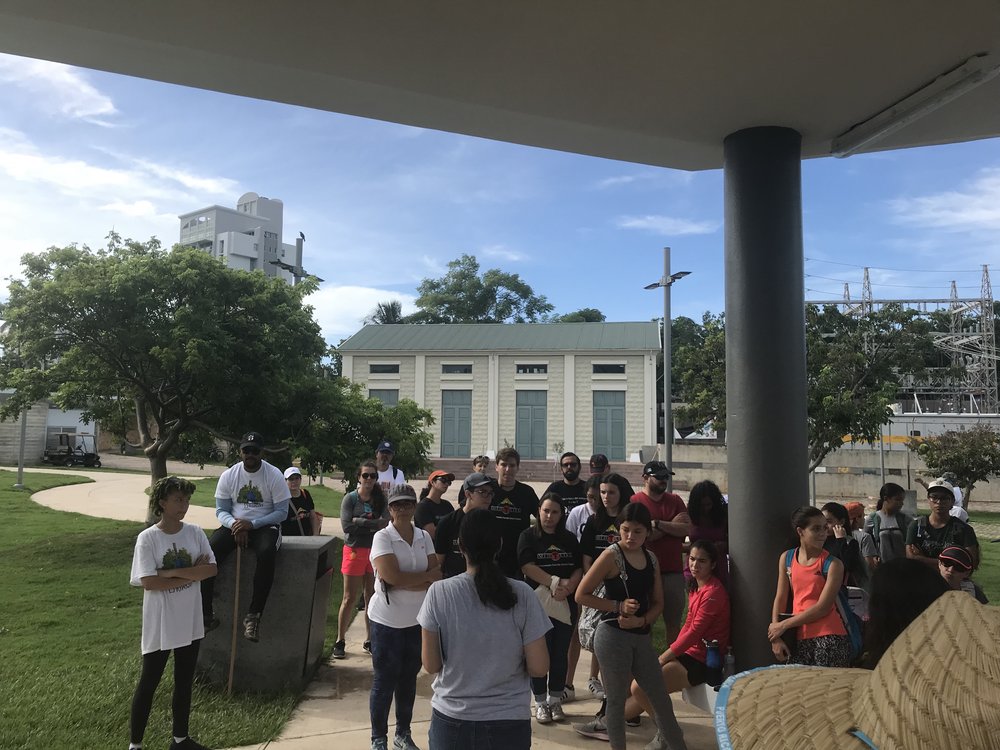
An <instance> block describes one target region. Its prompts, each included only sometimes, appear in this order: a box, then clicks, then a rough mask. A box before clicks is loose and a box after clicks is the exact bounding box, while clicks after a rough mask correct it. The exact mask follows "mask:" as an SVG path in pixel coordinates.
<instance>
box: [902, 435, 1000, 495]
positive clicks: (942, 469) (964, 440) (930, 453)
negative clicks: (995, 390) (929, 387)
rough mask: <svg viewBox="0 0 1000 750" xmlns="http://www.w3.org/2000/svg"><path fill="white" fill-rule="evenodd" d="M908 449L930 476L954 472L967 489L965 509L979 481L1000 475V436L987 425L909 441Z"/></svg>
mask: <svg viewBox="0 0 1000 750" xmlns="http://www.w3.org/2000/svg"><path fill="white" fill-rule="evenodd" d="M907 447H908V448H909V449H910V450H912V451H914V452H916V453H917V454H918V455H919V456H920V458H922V459H923V461H924V463H925V464H927V469H928V474H929V475H930V476H933V477H939V476H941V475H942V474H945V473H946V472H951V473H953V474H954V475H955V476H956V478H957V481H958V485H959V486H960V487H962V488H964V490H965V502H966V510H968V502H969V498H970V497H971V495H972V490H973V488H974V487H975V485H976V483H977V482H988V481H990V480H989V477H990V476H991V475H994V474H997V473H1000V433H997V431H996V430H994V429H993V428H992V427H990V426H989V425H986V424H977V425H973V426H971V427H969V428H968V429H966V430H949V431H947V432H944V433H942V434H940V435H934V436H931V437H921V438H910V440H909V441H908V442H907Z"/></svg>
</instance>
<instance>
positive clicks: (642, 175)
mask: <svg viewBox="0 0 1000 750" xmlns="http://www.w3.org/2000/svg"><path fill="white" fill-rule="evenodd" d="M693 180H694V172H684V171H681V170H679V169H656V170H644V171H641V172H632V173H631V174H621V175H613V176H611V177H605V178H604V179H603V180H598V181H597V182H596V183H594V185H593V187H594V188H595V189H597V190H609V189H613V188H618V187H624V186H626V185H639V184H643V183H646V184H649V185H651V186H656V187H661V186H662V185H663V184H665V183H667V184H673V185H689V184H690V183H691V182H692V181H693Z"/></svg>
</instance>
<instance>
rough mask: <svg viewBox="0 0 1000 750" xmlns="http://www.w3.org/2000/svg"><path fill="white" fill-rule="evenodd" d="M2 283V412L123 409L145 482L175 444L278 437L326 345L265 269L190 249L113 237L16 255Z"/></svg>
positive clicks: (94, 413) (100, 415)
mask: <svg viewBox="0 0 1000 750" xmlns="http://www.w3.org/2000/svg"><path fill="white" fill-rule="evenodd" d="M21 264H22V269H23V278H22V279H14V280H12V281H11V282H10V285H9V298H8V301H7V302H6V303H5V304H4V305H3V307H2V317H3V319H4V320H5V321H6V324H7V332H6V337H5V340H4V345H5V355H4V357H3V359H2V360H0V386H2V387H4V388H10V389H13V391H14V394H13V396H12V397H11V398H10V399H8V400H7V401H6V402H4V403H3V405H2V406H0V417H2V418H9V417H12V416H14V415H16V414H17V413H18V412H19V411H20V410H21V408H22V407H23V406H24V405H25V404H30V403H34V402H36V401H38V400H40V399H42V398H51V399H52V400H53V401H54V402H55V403H56V404H57V405H58V406H59V407H61V408H64V409H70V408H79V409H82V410H83V411H84V418H85V419H86V420H87V421H92V420H95V419H96V420H100V421H102V422H103V421H108V422H111V423H115V422H121V421H122V412H123V411H124V405H125V404H126V403H127V404H129V405H130V408H129V409H128V411H129V412H131V414H132V419H133V420H134V424H135V426H136V428H137V429H138V432H139V435H140V442H141V446H142V449H143V451H144V452H145V455H146V457H147V458H148V459H149V464H150V474H151V476H152V478H153V479H154V480H155V479H157V478H160V477H162V476H164V475H165V474H166V459H167V457H168V455H170V454H171V453H172V451H173V450H174V448H175V446H177V443H178V440H179V439H180V437H181V435H183V434H185V433H188V432H201V433H205V434H210V435H212V436H214V437H216V438H222V439H227V440H230V441H235V440H238V436H239V435H240V434H241V433H243V432H244V431H246V430H249V429H256V430H259V431H261V432H263V433H264V434H265V436H266V437H267V438H268V440H270V441H274V442H275V443H279V442H282V441H284V440H285V439H286V438H287V437H288V436H289V435H290V434H291V431H292V429H293V428H294V427H295V426H296V425H299V424H300V422H298V421H297V420H298V419H299V418H300V416H301V411H302V409H301V406H300V405H301V404H302V403H303V400H302V399H303V394H304V393H308V392H309V391H310V389H311V388H312V387H313V385H314V383H315V382H317V381H318V380H319V379H320V375H321V371H320V358H321V356H322V355H323V354H324V353H325V352H326V345H325V343H324V342H323V339H322V337H321V336H320V332H319V326H318V325H317V324H316V322H315V321H314V320H313V317H312V310H311V308H309V307H306V306H304V305H303V298H304V297H305V295H307V294H308V293H309V292H310V291H312V290H313V288H314V286H313V282H310V281H305V282H303V283H301V284H298V285H297V286H290V285H288V284H285V283H284V282H282V281H280V280H278V279H272V278H268V277H266V276H265V275H264V274H262V273H247V272H242V271H234V270H231V269H228V268H226V267H225V266H223V265H222V264H221V263H219V262H218V261H217V260H215V259H213V258H212V257H211V256H209V255H208V254H206V253H204V252H202V251H200V250H195V249H191V248H182V247H178V248H175V249H174V250H173V251H170V252H167V251H164V250H163V249H162V248H161V247H160V244H159V242H158V241H157V240H155V239H152V240H149V241H148V242H137V241H134V240H128V239H122V238H121V237H119V236H118V235H117V234H114V233H112V234H111V235H109V237H108V244H107V247H106V248H103V249H100V250H98V251H96V252H92V251H91V250H90V249H89V248H87V247H82V248H80V247H76V246H70V247H64V248H52V249H50V250H48V251H46V252H42V253H37V254H29V255H25V256H24V257H23V258H22V261H21Z"/></svg>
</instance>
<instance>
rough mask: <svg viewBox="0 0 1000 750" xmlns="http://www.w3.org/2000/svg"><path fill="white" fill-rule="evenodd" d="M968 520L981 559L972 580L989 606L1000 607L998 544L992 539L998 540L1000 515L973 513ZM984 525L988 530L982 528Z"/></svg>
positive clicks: (999, 555) (999, 543)
mask: <svg viewBox="0 0 1000 750" xmlns="http://www.w3.org/2000/svg"><path fill="white" fill-rule="evenodd" d="M969 520H970V521H972V528H973V529H975V531H976V536H977V537H978V539H979V550H980V552H981V557H982V560H981V562H980V564H979V570H977V571H976V573H975V575H974V576H972V578H973V580H974V581H975V582H976V583H978V584H979V585H980V586H982V588H983V591H984V592H985V593H986V596H987V597H988V598H989V600H990V604H993V605H996V606H1000V542H997V543H995V544H994V543H993V540H994V539H997V538H1000V513H977V512H976V511H973V512H972V513H970V514H969ZM986 524H989V525H990V528H988V529H987V528H983V527H984V525H986Z"/></svg>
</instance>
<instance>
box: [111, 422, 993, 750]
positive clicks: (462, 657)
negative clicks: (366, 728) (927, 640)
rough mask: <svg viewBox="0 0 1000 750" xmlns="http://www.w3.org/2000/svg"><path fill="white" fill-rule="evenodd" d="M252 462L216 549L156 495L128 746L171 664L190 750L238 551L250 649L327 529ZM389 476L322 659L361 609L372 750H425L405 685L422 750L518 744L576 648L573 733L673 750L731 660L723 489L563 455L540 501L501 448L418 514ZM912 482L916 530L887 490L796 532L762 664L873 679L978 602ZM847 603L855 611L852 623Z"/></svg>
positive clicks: (219, 497) (365, 511)
mask: <svg viewBox="0 0 1000 750" xmlns="http://www.w3.org/2000/svg"><path fill="white" fill-rule="evenodd" d="M261 448H262V437H261V436H260V435H259V434H257V433H248V434H247V435H246V436H245V437H244V439H243V441H242V443H241V446H240V450H241V458H242V460H241V461H240V462H239V463H237V464H235V465H234V466H232V467H230V468H229V469H228V470H226V472H224V473H223V475H222V476H221V477H220V479H219V483H218V487H217V490H216V507H217V510H216V515H217V517H218V518H219V521H220V522H221V524H222V525H221V526H220V528H219V529H217V530H216V531H215V532H213V533H212V534H211V537H210V539H205V538H204V537H205V535H204V533H202V532H200V530H198V529H197V528H196V527H194V526H191V525H190V524H186V523H184V522H183V520H182V519H183V517H184V514H185V512H186V510H187V505H188V502H189V500H190V496H191V493H192V492H193V489H194V488H193V485H191V483H190V482H187V481H186V480H182V479H178V478H176V477H170V478H168V479H166V480H161V481H160V482H159V483H157V485H155V486H154V488H153V490H152V492H151V495H150V508H151V511H152V512H153V514H154V515H155V516H156V517H157V519H158V522H157V524H156V525H155V526H152V527H150V529H147V530H146V531H144V532H143V533H142V534H141V535H140V537H139V539H138V541H137V543H136V551H135V560H134V563H133V570H132V584H133V585H136V586H141V587H142V588H143V589H144V591H145V593H144V601H143V633H142V651H143V662H142V673H141V676H140V680H139V685H138V687H137V689H136V692H135V698H134V701H133V706H132V718H131V744H130V748H132V749H133V750H135V749H137V748H141V746H142V745H141V743H142V737H143V734H144V730H145V726H146V722H147V719H148V716H149V712H150V710H151V705H152V697H153V693H154V691H155V689H156V687H157V685H158V683H159V681H160V676H161V675H162V672H163V670H164V668H165V665H166V663H167V660H168V657H169V655H170V653H171V652H173V654H174V670H175V679H174V691H175V692H174V702H173V709H174V717H173V724H174V732H173V734H174V740H173V744H172V745H171V748H177V749H179V750H199V748H202V747H203V746H202V745H200V744H198V743H197V742H196V741H195V740H193V739H192V738H191V737H189V736H188V716H189V714H190V703H191V681H192V678H193V672H194V664H195V661H196V659H197V654H198V644H199V643H200V640H201V638H203V637H204V634H205V633H206V632H208V631H210V630H212V629H213V628H214V627H216V626H217V625H218V619H217V618H215V616H214V612H213V591H214V589H213V580H214V576H215V574H216V572H217V569H218V567H217V566H218V565H221V564H223V562H224V561H225V559H226V558H227V556H228V555H229V554H230V553H231V552H232V551H233V550H234V549H236V548H241V549H242V548H249V549H251V550H252V551H253V552H254V556H255V558H256V562H255V570H254V578H253V596H252V599H251V602H250V604H249V607H248V610H247V613H246V615H245V618H244V620H243V635H244V637H245V638H246V639H247V640H249V641H252V642H256V641H258V640H259V639H260V632H261V619H262V615H263V612H264V608H265V605H266V602H267V598H268V593H269V591H270V587H271V583H272V581H273V578H274V565H275V557H276V553H277V550H278V547H279V545H280V540H281V536H282V534H284V535H286V536H287V535H293V534H303V535H309V534H312V533H315V532H317V531H318V528H319V524H321V523H322V516H321V515H320V514H318V513H317V512H316V509H315V504H314V503H313V500H312V498H311V496H310V494H309V492H308V490H306V489H305V488H303V487H302V486H301V485H302V474H301V471H300V470H299V469H298V468H296V467H290V468H289V469H287V470H286V471H285V473H284V477H282V474H281V472H280V471H279V470H278V469H277V468H275V467H274V466H272V465H271V464H269V463H267V462H266V461H263V460H262V458H261ZM392 458H393V446H392V444H391V442H389V441H382V442H381V443H380V444H379V445H378V447H377V449H376V456H375V458H374V460H372V461H365V462H363V463H362V465H361V466H360V467H358V469H357V472H356V480H357V482H356V488H355V489H354V490H352V491H351V492H348V493H347V494H346V495H345V496H344V498H343V501H342V503H341V518H340V521H341V526H342V529H343V534H344V546H343V555H342V561H341V573H342V575H343V581H344V586H343V600H342V601H341V603H340V608H339V613H338V631H337V639H336V642H335V644H334V646H333V652H332V655H333V657H334V658H337V659H342V658H346V657H347V651H346V637H345V636H346V632H347V628H348V626H349V624H350V622H351V619H352V616H353V615H354V610H355V607H356V606H357V607H358V608H359V609H363V614H362V615H361V616H362V617H363V618H364V629H365V638H364V642H363V646H362V648H363V650H364V651H365V652H367V653H368V654H370V656H371V663H372V675H373V679H372V688H371V693H370V700H369V708H370V714H371V747H372V750H388V748H390V747H391V748H393V750H419V749H418V747H417V745H416V744H415V743H414V741H413V738H412V735H411V731H410V724H411V720H412V716H413V707H414V702H415V698H416V682H417V676H418V673H419V671H420V669H421V667H423V668H424V669H425V670H426V671H427V672H428V673H430V674H432V675H434V680H433V691H434V692H433V697H432V699H431V707H432V718H431V725H430V732H429V737H430V744H431V748H432V750H433V749H435V748H441V749H442V750H443V749H444V748H452V747H461V748H477V747H504V748H512V749H514V748H527V747H529V746H530V743H531V721H532V719H533V720H534V721H535V722H537V723H538V724H549V723H551V722H562V721H566V720H567V718H568V717H567V711H566V708H565V704H567V703H570V702H572V701H573V700H575V699H576V688H575V686H574V680H575V678H576V671H577V666H578V663H579V659H580V656H581V654H582V650H587V651H589V652H590V656H589V658H588V664H587V669H588V671H587V692H588V693H590V694H591V695H592V696H593V697H595V698H598V699H600V700H601V708H600V710H599V711H598V713H597V715H596V716H595V717H594V718H593V719H592V720H590V721H587V722H583V723H579V724H576V725H574V727H575V729H576V731H577V732H579V733H580V734H582V735H585V736H587V737H592V738H597V739H602V740H605V741H607V742H608V743H609V745H610V747H611V748H612V750H623V749H624V748H625V747H626V727H627V726H635V725H636V724H637V723H639V722H640V721H641V718H640V717H641V716H642V715H643V714H646V715H648V716H649V717H650V718H651V719H652V721H653V722H654V723H655V725H656V730H657V731H656V735H655V737H654V739H653V741H652V742H650V743H649V744H648V745H647V746H646V747H647V750H657V748H663V749H666V748H671V749H673V750H677V749H679V748H684V747H685V746H686V745H685V741H684V736H683V732H682V731H681V728H680V726H679V724H678V722H677V719H676V717H675V716H674V713H673V709H672V704H671V701H670V697H669V695H670V694H671V693H674V692H677V691H680V690H683V689H686V688H694V687H697V686H699V685H704V684H707V685H712V686H718V685H719V684H720V683H721V681H722V679H723V670H722V664H723V662H724V657H725V656H726V655H727V654H728V653H729V647H730V642H731V638H730V601H729V592H728V586H729V548H728V513H727V511H728V504H727V501H726V498H725V497H724V495H723V494H722V492H721V491H720V489H719V487H718V486H717V485H715V484H714V483H713V482H711V481H708V480H705V481H701V482H698V483H697V484H695V485H694V486H692V488H691V490H690V493H689V498H688V500H687V502H685V501H684V500H682V498H681V497H680V496H679V495H677V494H675V493H673V492H670V491H668V489H667V488H668V480H669V478H670V477H671V475H672V474H673V472H672V471H671V469H670V468H669V467H668V466H666V465H665V464H664V463H663V462H660V461H650V462H648V463H646V464H645V465H644V466H643V470H642V486H641V487H640V488H639V489H638V491H635V490H634V489H633V487H632V485H631V484H630V483H629V482H628V481H627V480H626V479H624V478H623V477H622V476H621V475H619V474H616V473H614V472H613V471H612V470H611V467H610V464H609V462H608V460H607V458H606V457H605V456H602V455H595V456H593V457H591V459H590V462H589V469H590V475H589V476H588V477H586V478H584V477H583V476H582V473H583V463H582V461H581V459H580V458H579V456H577V455H576V454H575V453H572V452H566V453H564V454H563V455H562V456H560V458H559V470H560V472H561V474H562V478H561V479H560V480H557V481H554V482H552V483H551V484H550V485H549V487H548V488H547V489H546V490H545V491H544V492H543V493H542V496H541V498H540V499H539V497H538V495H537V494H536V493H535V490H534V489H532V487H531V486H530V485H528V484H525V483H523V482H521V481H519V480H518V478H517V477H518V471H519V469H520V456H519V455H518V453H517V451H516V450H515V449H513V448H509V447H508V448H504V449H502V450H500V451H498V452H497V454H496V457H495V473H496V476H495V477H494V476H491V475H490V473H489V469H490V464H491V459H490V458H488V457H486V456H478V457H476V458H475V459H474V461H473V466H472V468H473V469H474V470H473V471H472V472H471V473H470V474H469V475H468V476H466V477H465V479H464V480H463V481H462V483H461V487H460V489H459V491H458V493H457V495H456V496H454V497H453V499H452V500H449V499H446V497H445V495H446V494H447V493H448V492H449V491H450V489H451V487H452V485H453V484H454V482H455V475H454V474H452V473H450V472H445V471H433V472H431V474H430V475H429V476H428V478H427V482H426V486H424V487H422V488H421V489H420V492H419V497H418V494H417V492H416V491H415V490H414V489H413V487H411V485H410V484H409V483H407V482H406V479H405V477H404V476H403V473H402V472H401V471H398V470H397V469H396V468H394V467H393V466H392V463H391V461H392ZM926 486H927V500H928V504H929V506H930V508H929V512H928V513H926V514H920V515H916V516H915V517H912V518H911V517H910V516H908V515H907V514H905V513H904V512H903V510H902V509H903V505H904V497H905V491H904V489H903V488H902V487H901V486H899V485H897V484H893V483H888V484H886V485H884V486H883V487H882V488H881V490H880V492H879V497H878V501H877V504H876V508H875V510H874V511H872V512H871V513H870V514H868V515H867V517H866V514H865V508H864V506H863V505H862V504H861V503H847V504H840V503H837V502H829V503H826V504H824V505H822V506H821V507H818V508H817V507H813V506H803V507H801V508H799V509H797V510H796V511H795V512H794V513H793V514H792V517H791V519H790V522H791V523H790V526H791V529H790V530H791V531H792V532H793V534H794V538H795V539H796V544H795V546H793V547H791V548H790V549H787V550H784V551H782V552H781V554H780V555H779V556H778V563H777V578H776V584H775V594H774V601H773V604H772V614H771V622H770V624H769V626H768V628H767V633H766V637H767V639H768V642H769V643H770V645H771V649H772V651H773V653H774V657H775V659H776V661H778V662H785V663H794V664H801V665H812V666H823V667H846V666H852V665H854V666H866V667H868V668H874V667H875V666H876V665H877V664H878V661H879V659H880V658H881V657H882V655H883V654H885V653H886V651H887V650H888V649H889V648H890V646H891V644H892V643H893V641H894V640H895V639H896V637H897V636H898V635H899V634H900V633H901V632H902V631H903V630H904V629H905V628H906V627H907V625H909V624H910V623H911V622H912V621H913V620H914V619H915V618H917V617H918V616H919V615H920V614H921V612H923V611H924V610H925V609H926V608H927V607H928V606H930V605H931V604H932V602H934V601H935V600H936V599H937V598H938V597H940V596H941V595H942V594H944V593H945V592H947V591H951V590H954V591H960V592H966V593H967V594H968V595H970V596H971V597H974V598H975V599H976V600H978V601H980V602H983V603H985V602H986V595H985V593H984V592H983V590H982V588H981V587H979V586H978V585H977V584H976V583H975V582H974V581H972V580H971V575H972V574H973V573H974V571H975V570H976V568H977V567H978V564H979V547H978V541H977V539H976V535H975V532H974V531H973V529H972V527H971V526H970V525H969V524H968V523H967V522H966V521H965V520H962V518H961V515H960V514H955V513H953V512H952V510H953V507H954V505H955V502H956V493H955V487H954V485H952V484H951V483H950V482H949V481H948V480H947V479H945V478H939V479H934V480H933V481H931V482H928V483H927V485H926ZM966 518H967V516H966ZM178 543H180V544H181V546H180V547H178ZM168 558H169V559H168ZM194 583H200V586H195V585H194ZM849 590H851V591H859V592H862V593H863V596H861V597H860V601H862V602H863V606H862V611H861V612H857V611H855V610H854V609H852V607H851V606H850V602H851V601H852V600H851V599H850V598H849V597H848V596H847V592H848V591H849ZM181 592H183V596H181V595H178V594H179V593H181ZM168 594H169V595H168ZM859 614H860V617H858V615H859ZM661 618H662V621H663V625H664V631H665V641H666V643H667V644H668V645H667V648H666V649H665V650H664V651H663V652H662V653H659V654H658V653H657V652H656V650H655V649H654V645H653V641H652V638H651V632H652V629H653V626H654V624H655V623H657V622H658V621H659V620H660V619H661ZM860 620H866V621H867V622H866V623H865V633H864V642H863V644H862V643H861V642H860V640H859V639H858V638H856V637H855V636H858V637H860V629H858V626H859V625H860V624H861V623H860ZM761 637H764V634H762V635H761ZM484 639H488V641H489V648H485V649H484V648H483V647H482V643H483V641H484ZM393 706H394V710H395V733H394V736H393V737H392V738H391V744H390V736H389V716H390V713H391V711H392V709H393Z"/></svg>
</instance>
